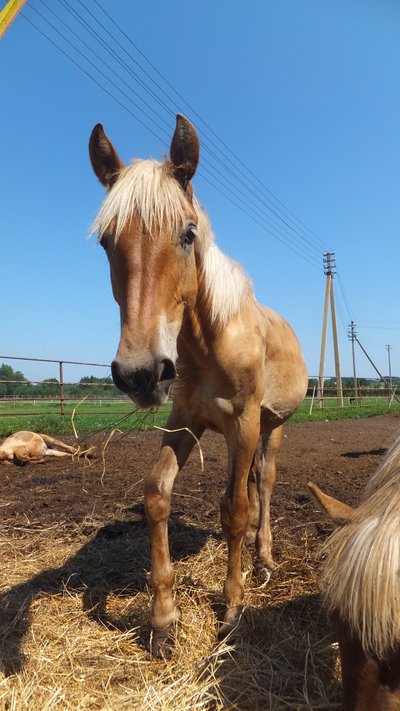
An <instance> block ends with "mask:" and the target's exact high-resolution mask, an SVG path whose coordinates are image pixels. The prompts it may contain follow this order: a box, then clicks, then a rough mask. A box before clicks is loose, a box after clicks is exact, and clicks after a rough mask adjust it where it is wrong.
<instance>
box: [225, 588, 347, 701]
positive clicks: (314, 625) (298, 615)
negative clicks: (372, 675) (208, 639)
mask: <svg viewBox="0 0 400 711" xmlns="http://www.w3.org/2000/svg"><path fill="white" fill-rule="evenodd" d="M238 632H239V634H237V633H234V637H233V642H234V644H233V645H232V647H231V649H230V651H229V653H227V654H226V655H224V657H223V658H222V659H221V663H220V665H219V668H218V672H217V678H218V681H219V686H220V691H221V692H222V694H223V697H224V700H225V703H226V707H227V708H235V709H237V711H249V709H260V711H261V709H267V708H271V707H272V708H277V707H278V704H277V703H276V701H277V700H278V699H281V701H282V705H279V708H282V707H283V704H284V703H287V704H288V706H287V707H288V708H305V706H304V700H305V699H307V700H308V701H309V702H310V708H311V706H312V705H313V702H314V701H315V704H316V706H315V708H326V709H328V708H333V707H334V708H336V707H339V705H340V695H341V686H340V682H339V679H338V677H337V675H335V673H334V670H335V666H336V660H337V650H336V649H335V647H334V645H332V642H333V641H334V635H333V631H332V630H331V628H330V625H329V623H328V621H327V619H326V614H325V612H324V610H323V608H322V602H321V598H320V595H319V594H318V593H312V594H310V595H300V596H299V597H297V598H295V599H293V600H289V601H286V602H283V603H282V604H280V605H277V606H268V605H267V606H265V607H261V608H252V607H249V608H247V609H245V611H244V613H243V617H242V621H241V624H240V626H239V628H238ZM228 641H229V640H228ZM260 660H264V663H262V662H261V661H260ZM238 669H239V670H241V673H242V674H243V679H245V680H246V683H243V689H242V693H241V694H240V695H239V696H238V691H237V687H236V686H235V685H233V684H232V680H231V676H232V675H235V676H237V670H238ZM294 687H295V688H296V689H297V692H296V693H297V698H295V697H294V696H293V693H294V692H293V688H294ZM288 698H290V701H288ZM283 699H286V701H285V702H283ZM324 702H325V703H326V706H325V705H323V706H322V705H321V704H324ZM291 704H292V705H291ZM331 704H332V705H331ZM307 708H309V706H308V705H307ZM313 708H314V706H313Z"/></svg>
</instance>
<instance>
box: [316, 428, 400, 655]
mask: <svg viewBox="0 0 400 711" xmlns="http://www.w3.org/2000/svg"><path fill="white" fill-rule="evenodd" d="M323 553H325V555H326V556H327V559H326V562H325V564H324V567H323V571H322V588H323V591H324V595H325V602H326V605H327V608H328V609H329V610H330V611H334V610H336V611H338V612H339V614H340V616H341V617H342V619H344V620H346V621H347V622H348V623H349V624H350V626H351V628H352V629H353V631H354V632H355V633H356V634H357V636H358V637H359V639H360V640H361V643H362V646H363V648H364V650H365V651H366V652H368V653H371V652H373V653H374V654H375V655H376V656H378V657H380V658H383V657H384V656H385V654H386V653H387V652H388V651H389V650H391V649H393V648H394V647H395V646H396V645H398V644H399V642H400V594H399V589H400V578H399V574H400V437H399V438H398V439H397V440H396V442H395V443H394V445H393V446H392V447H391V449H390V450H389V452H388V453H387V455H386V456H385V458H384V459H383V461H382V463H381V465H380V466H379V468H378V470H377V471H376V472H375V474H374V475H373V476H372V477H371V479H370V481H369V483H368V485H367V487H366V490H365V493H364V497H363V499H362V502H361V504H360V506H359V507H358V508H357V509H356V511H355V513H354V514H353V516H352V517H351V519H350V522H349V523H348V524H346V525H345V526H344V527H343V528H342V529H339V530H337V531H336V532H335V533H334V534H333V535H332V536H331V537H330V538H329V539H328V541H327V542H326V543H325V545H324V547H323Z"/></svg>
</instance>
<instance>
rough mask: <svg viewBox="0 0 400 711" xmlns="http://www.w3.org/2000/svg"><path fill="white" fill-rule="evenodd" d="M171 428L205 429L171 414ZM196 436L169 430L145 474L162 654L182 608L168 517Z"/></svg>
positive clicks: (155, 622) (154, 641)
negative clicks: (177, 600) (177, 479)
mask: <svg viewBox="0 0 400 711" xmlns="http://www.w3.org/2000/svg"><path fill="white" fill-rule="evenodd" d="M167 427H168V428H169V429H171V430H174V429H178V428H179V427H182V428H184V427H189V428H190V429H191V431H192V432H193V434H194V435H195V436H196V437H197V438H198V439H199V438H200V437H201V435H202V434H203V431H204V428H203V427H201V426H196V425H194V424H193V423H190V422H188V418H187V417H178V415H177V414H176V413H174V412H173V413H171V415H170V418H169V420H168V423H167ZM194 444H195V439H194V437H193V435H192V434H191V433H190V432H188V431H187V430H186V429H184V430H183V431H180V432H166V433H165V435H164V437H163V443H162V447H161V453H160V457H159V459H158V461H157V463H156V465H155V466H154V467H153V469H152V471H151V472H150V473H149V474H148V475H147V476H146V477H145V485H144V503H145V508H146V515H147V519H148V521H149V524H150V529H151V533H150V536H151V582H152V585H153V592H154V597H153V607H152V617H151V625H152V635H151V642H150V647H151V652H152V654H154V655H155V656H161V655H163V654H165V653H166V652H168V642H169V637H170V634H171V631H172V628H173V625H174V623H175V622H177V620H178V619H179V617H180V611H179V609H178V608H177V606H176V605H175V601H174V597H173V584H174V570H173V567H172V563H171V558H170V553H169V543H168V518H169V513H170V508H171V494H172V488H173V484H174V481H175V477H176V475H177V474H178V471H179V470H180V469H181V468H182V467H183V465H184V463H185V462H186V459H187V458H188V456H189V454H190V452H191V450H192V449H193V445H194Z"/></svg>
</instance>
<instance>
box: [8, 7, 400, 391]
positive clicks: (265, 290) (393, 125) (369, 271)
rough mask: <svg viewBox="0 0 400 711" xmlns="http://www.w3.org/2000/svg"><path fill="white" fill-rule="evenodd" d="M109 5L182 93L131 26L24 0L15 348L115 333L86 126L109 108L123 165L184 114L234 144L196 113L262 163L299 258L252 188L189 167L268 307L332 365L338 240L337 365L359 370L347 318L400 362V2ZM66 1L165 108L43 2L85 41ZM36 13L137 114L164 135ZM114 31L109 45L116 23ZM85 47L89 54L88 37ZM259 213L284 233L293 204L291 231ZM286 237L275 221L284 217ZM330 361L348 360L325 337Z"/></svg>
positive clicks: (13, 66)
mask: <svg viewBox="0 0 400 711" xmlns="http://www.w3.org/2000/svg"><path fill="white" fill-rule="evenodd" d="M100 2H101V6H102V7H103V8H104V10H106V12H108V13H109V15H110V16H111V17H112V18H113V19H114V20H115V22H116V23H118V25H120V27H122V28H123V30H124V32H125V33H126V35H127V36H128V37H129V38H130V39H131V40H132V41H133V42H134V43H135V44H136V45H137V47H138V48H139V49H140V50H141V52H143V53H144V55H145V56H146V57H147V58H148V59H149V60H150V61H151V62H152V63H153V65H154V66H155V67H157V68H158V69H159V71H160V72H161V73H162V74H163V76H164V77H165V78H166V79H167V80H168V81H169V82H170V85H171V86H172V87H174V88H175V89H176V90H177V91H178V92H179V93H180V95H181V97H182V99H179V98H178V97H177V96H176V94H174V93H173V91H172V88H171V86H168V85H167V84H165V83H164V82H163V80H162V79H161V78H160V76H159V75H158V74H156V73H155V71H154V69H153V68H152V67H151V66H150V65H149V64H146V63H145V60H144V58H143V56H142V55H141V54H139V53H138V52H137V51H136V49H135V48H134V47H133V45H132V44H130V43H129V41H128V39H127V37H124V36H123V35H121V34H118V30H117V29H116V28H115V26H112V25H111V23H110V20H109V19H108V18H107V17H106V16H105V15H104V13H103V12H102V11H101V9H100V8H99V5H98V4H97V3H96V1H95V0H85V2H84V3H81V2H80V0H67V2H66V3H64V4H63V3H62V2H59V1H56V0H53V2H51V5H50V4H48V6H47V7H46V5H45V4H44V3H43V2H42V1H41V0H31V1H28V4H27V5H26V6H25V8H24V10H23V16H19V17H18V18H17V19H16V20H15V22H14V23H13V25H12V26H11V27H10V28H9V30H8V32H7V33H6V35H5V37H4V39H3V40H2V42H1V45H0V51H1V63H2V102H1V105H2V109H1V112H0V128H1V137H2V149H1V155H2V170H1V171H0V182H1V184H0V191H1V218H2V219H1V226H2V240H1V280H0V294H1V301H2V305H3V309H2V311H3V323H2V329H1V333H2V337H1V341H0V344H1V345H0V353H1V354H8V355H21V356H31V357H38V358H55V359H67V360H82V361H91V362H100V363H108V362H110V361H111V360H112V358H113V356H114V354H115V351H116V349H117V345H118V337H119V315H118V310H117V307H116V305H115V303H114V301H113V298H112V294H111V289H110V285H109V276H108V267H107V263H106V258H105V255H104V254H103V251H102V250H101V248H99V247H97V246H96V243H95V240H94V239H92V240H88V239H87V236H88V231H89V226H90V224H91V221H92V219H93V218H94V216H95V214H96V211H97V209H98V208H99V206H100V203H101V200H102V197H103V189H102V187H101V186H100V184H99V183H98V182H97V180H96V178H95V176H94V175H93V173H92V169H91V166H90V163H89V159H88V150H87V143H88V138H89V134H90V131H91V129H92V127H93V126H94V124H96V123H97V122H98V121H100V122H102V123H103V124H104V126H105V129H106V131H107V133H108V135H109V136H110V137H111V139H112V141H113V142H114V145H115V146H116V148H117V150H118V152H119V154H120V156H121V157H122V158H123V160H125V161H128V160H130V159H131V158H133V157H148V156H151V157H154V158H161V157H162V156H163V155H164V154H165V153H166V152H167V150H168V147H169V140H170V137H171V136H172V133H173V130H174V118H173V115H174V113H175V112H176V111H177V110H180V111H181V112H182V113H185V114H186V115H188V116H189V117H190V118H191V119H192V120H193V122H194V123H195V124H196V125H197V126H198V127H199V128H203V129H204V130H205V133H206V134H207V135H208V138H209V139H210V138H211V139H212V140H213V141H214V142H215V143H216V145H217V146H219V147H221V148H222V150H224V151H225V154H226V153H227V148H225V147H223V146H222V144H220V143H218V139H217V138H215V136H214V134H211V133H210V130H209V129H205V128H204V124H202V123H201V121H200V119H199V118H198V117H199V116H200V117H201V118H202V119H203V120H204V121H205V122H206V124H207V125H208V126H209V127H210V128H211V129H212V130H213V131H214V132H215V134H216V135H217V136H218V137H219V138H220V139H222V140H223V142H224V144H225V145H226V146H227V147H228V148H229V149H230V150H232V151H233V152H234V153H235V155H236V156H238V157H239V158H240V160H241V161H242V162H243V163H244V164H245V166H246V168H247V169H249V170H250V171H252V174H253V176H256V177H257V179H258V180H259V181H261V183H262V184H263V185H265V186H267V188H268V189H269V190H271V191H272V192H273V193H274V195H276V196H277V197H278V198H279V200H280V201H281V202H282V203H283V204H284V205H285V206H286V207H288V208H289V209H290V210H291V212H292V213H293V214H294V215H295V216H296V218H298V219H299V220H301V222H302V223H303V224H304V225H305V226H306V227H307V228H308V230H311V231H312V234H311V233H310V232H304V231H303V229H304V228H300V227H298V229H297V230H296V232H293V231H292V232H291V236H290V241H291V242H292V243H293V244H294V245H295V249H296V250H297V251H300V252H301V254H302V255H303V257H304V256H305V257H306V259H304V258H302V257H301V256H299V255H298V254H297V253H295V252H294V251H292V250H291V249H289V248H287V247H286V246H285V245H283V244H282V242H281V241H279V240H278V239H277V237H276V236H274V235H273V234H271V233H270V232H269V231H267V230H266V229H264V228H263V227H262V226H260V225H259V224H257V222H259V221H260V220H259V219H258V218H257V222H255V221H254V219H251V217H250V216H249V215H248V214H245V212H243V211H242V210H241V209H239V208H238V203H239V198H238V197H237V195H235V193H233V192H232V191H231V190H230V187H229V186H228V187H224V192H226V193H228V192H229V194H230V197H231V201H229V200H227V199H226V198H225V197H224V196H223V195H221V193H220V192H218V190H216V189H215V188H214V187H213V186H212V185H211V184H210V183H209V182H207V181H206V180H205V178H204V177H202V176H201V175H199V176H197V177H196V179H195V181H194V182H195V189H196V192H197V195H198V197H199V199H200V201H201V202H202V203H203V204H204V205H205V207H206V209H207V211H208V213H209V215H210V217H211V220H212V223H213V227H214V231H215V233H216V237H217V241H218V244H219V245H220V247H221V248H222V250H223V251H224V252H226V253H227V254H229V255H230V256H232V257H234V258H236V259H237V260H239V261H240V262H241V263H242V264H243V266H244V267H245V269H246V271H247V272H248V274H249V275H250V276H251V278H252V280H253V283H254V287H255V291H256V294H257V296H258V298H259V299H260V301H262V302H263V303H265V304H267V305H269V306H271V307H272V308H274V309H276V310H277V311H279V312H280V313H282V314H283V315H284V316H285V317H286V318H287V319H288V321H289V322H290V323H291V324H292V326H293V327H294V329H295V330H296V332H297V334H298V336H299V338H300V341H301V343H302V346H303V349H304V352H305V356H306V360H307V364H308V368H309V371H310V374H316V373H317V371H318V363H319V352H320V340H321V325H322V311H323V298H324V289H325V277H324V275H323V271H322V251H323V250H324V249H328V250H334V251H335V252H336V260H337V266H338V271H339V278H340V283H339V281H338V279H337V278H335V289H336V300H337V305H338V311H339V313H338V326H339V339H340V351H341V362H342V373H343V374H344V375H349V374H351V370H352V366H351V349H350V344H349V342H348V340H347V335H346V331H347V324H348V322H349V321H350V318H352V319H354V320H355V321H356V322H357V324H358V335H359V338H360V341H361V342H362V343H363V345H364V346H365V348H366V349H367V350H368V352H369V353H370V355H371V357H372V358H373V359H374V360H375V361H376V364H377V366H378V367H379V368H380V369H381V370H382V371H383V372H384V373H387V371H388V367H387V352H386V349H385V345H386V344H391V345H392V351H391V355H392V369H393V372H394V373H395V374H399V371H400V343H399V339H400V317H399V314H398V304H399V298H398V285H397V278H398V277H397V276H396V274H397V269H398V265H399V227H400V199H399V197H400V86H399V76H400V42H399V31H400V4H399V3H398V2H397V1H396V0H335V2H333V1H331V2H328V1H326V2H322V1H321V0H279V2H278V0H275V1H274V2H272V1H271V0H254V1H253V2H248V0H247V1H246V2H245V1H244V0H231V1H230V2H227V0H224V1H222V0H202V2H201V3H190V4H188V3H187V2H186V0H185V2H183V1H181V0H169V2H168V3H165V2H161V0H146V2H145V3H144V2H141V3H136V2H135V3H132V2H128V1H127V0H120V2H118V3H113V2H111V0H100ZM68 6H69V7H70V8H72V11H75V13H76V12H77V13H79V15H80V16H81V18H83V19H84V20H85V21H86V22H87V23H89V24H90V26H91V27H92V28H93V29H94V28H95V29H97V31H99V33H101V29H100V28H99V26H98V25H96V23H95V21H94V19H93V18H92V17H91V16H90V14H88V12H87V11H89V12H91V13H93V14H94V15H95V16H96V17H97V18H98V19H100V20H101V21H102V22H103V23H104V25H105V26H107V27H108V28H109V30H110V31H111V30H112V32H113V33H114V34H115V36H116V37H118V41H119V42H120V43H121V45H122V46H123V47H125V49H126V50H127V52H129V54H130V55H131V58H128V55H127V54H124V52H123V50H122V49H121V48H120V47H119V46H118V45H115V44H114V45H112V46H113V47H114V49H115V51H118V52H119V54H120V56H121V57H122V58H123V61H125V62H126V63H127V64H128V66H129V67H130V68H131V70H134V71H135V72H137V74H138V75H139V76H140V77H141V80H142V81H144V82H146V83H147V84H149V85H150V86H151V87H152V90H153V91H154V92H155V94H156V96H157V97H158V99H160V98H161V99H162V100H164V103H165V104H166V106H167V107H168V111H167V110H165V108H164V107H163V106H162V105H160V104H158V103H156V102H155V101H154V99H153V97H152V96H149V95H146V94H145V92H144V90H143V88H142V87H141V86H140V85H139V84H137V83H136V81H135V79H134V78H133V76H132V74H127V73H125V72H124V69H123V68H122V67H121V65H118V64H116V63H115V60H114V59H113V58H112V57H110V56H109V55H108V54H107V52H106V50H105V48H104V47H99V45H96V43H95V41H94V40H93V39H89V38H86V40H85V41H86V43H87V47H91V48H93V49H95V51H96V52H97V53H98V54H99V56H100V59H99V58H98V59H95V60H94V62H95V64H96V67H97V68H96V69H95V68H93V67H92V66H90V65H88V64H87V63H86V62H85V60H84V59H83V58H82V57H81V56H80V55H79V54H78V53H77V52H76V51H75V50H73V49H71V47H70V46H68V45H67V43H66V41H65V40H64V39H62V38H61V37H60V36H59V35H58V34H56V32H55V31H54V30H53V29H52V28H50V27H49V26H48V25H47V24H46V21H45V20H44V19H42V18H41V17H39V15H38V14H37V12H40V13H41V14H42V15H43V16H44V18H46V19H47V20H49V21H50V22H52V23H53V24H54V25H55V26H56V27H57V29H58V30H59V31H61V32H63V33H64V34H65V35H66V36H68V38H70V39H71V41H73V42H74V43H75V44H76V45H78V40H77V39H76V38H74V37H73V36H72V35H71V34H70V33H69V31H68V30H67V29H66V27H65V23H67V24H68V25H70V26H71V27H72V28H73V30H74V31H75V32H77V33H78V34H79V35H80V36H81V37H82V38H83V37H85V32H84V29H83V27H82V25H80V24H78V23H77V20H76V19H73V17H72V16H71V14H70V13H68V11H67V7H68ZM49 8H51V10H53V12H55V13H57V14H58V15H59V17H60V18H61V20H57V19H56V18H55V17H54V15H52V14H51V12H50V9H49ZM36 11H37V12H36ZM26 18H28V19H30V20H31V22H34V23H35V24H36V25H37V26H39V27H40V28H42V30H43V31H44V32H46V33H47V34H48V36H49V37H50V38H51V39H52V40H53V41H54V42H56V43H57V44H59V45H61V46H62V47H63V49H64V51H67V52H68V53H70V54H71V55H72V56H73V57H74V59H75V61H76V62H77V63H78V64H79V65H80V66H81V67H82V68H84V69H85V71H87V72H88V73H90V74H92V75H93V76H94V77H95V78H96V80H97V81H98V82H99V83H100V84H102V85H103V86H106V87H107V88H108V90H109V91H110V92H111V93H112V94H114V95H115V96H117V97H118V98H119V100H120V102H121V103H122V104H124V106H127V107H128V108H129V110H130V111H132V113H136V114H137V115H138V116H141V118H142V121H143V123H144V124H145V125H147V126H148V127H151V128H152V129H153V130H154V132H155V133H156V134H157V136H155V135H153V134H152V133H150V132H149V131H148V130H147V128H146V126H143V125H141V124H140V123H139V122H138V121H136V120H135V118H134V117H133V116H132V115H131V114H130V113H128V112H127V111H126V110H124V108H123V107H122V106H121V105H120V104H118V103H117V102H116V101H114V100H113V99H112V98H111V97H110V96H109V95H108V94H106V93H104V91H102V89H101V88H100V87H99V86H98V85H97V84H95V83H94V82H93V81H91V80H90V79H89V78H88V76H87V75H85V74H84V73H82V72H81V71H80V70H79V69H78V67H77V66H76V65H74V64H73V63H71V62H70V61H69V60H68V59H67V58H66V57H65V56H64V55H63V54H62V53H61V52H60V51H59V50H58V49H57V48H55V47H54V46H53V45H52V44H51V43H50V42H49V41H48V40H47V39H46V38H45V37H43V36H42V35H41V34H40V33H39V32H38V31H37V30H36V29H35V28H34V27H32V25H31V24H29V22H28V21H27V19H26ZM103 35H104V32H103ZM107 41H108V42H110V45H111V43H112V40H111V38H110V34H108V36H107ZM79 46H80V47H81V49H82V51H84V52H86V54H88V49H87V47H86V48H84V47H83V45H79ZM133 59H134V60H135V61H136V62H138V63H139V64H140V65H142V66H143V67H144V68H145V69H146V71H147V72H148V73H149V74H150V75H151V76H152V77H153V79H154V80H155V81H157V83H158V84H159V86H160V87H161V89H158V88H157V87H156V86H155V84H153V83H151V82H150V79H149V78H148V77H146V75H144V74H142V73H141V70H140V68H139V67H138V65H137V64H134V63H133ZM103 61H104V62H107V63H108V64H109V65H110V66H111V67H112V68H113V69H114V71H116V72H117V73H118V75H119V76H120V77H122V78H123V79H124V81H125V82H126V83H127V84H128V87H127V86H126V85H122V84H120V80H119V79H117V78H116V77H115V75H112V78H113V81H115V82H116V83H117V84H118V85H119V86H120V87H121V88H122V90H123V91H124V92H125V93H126V94H127V95H128V96H129V97H131V98H132V99H133V100H135V101H140V99H137V98H136V97H135V96H134V95H131V94H130V91H131V89H132V90H134V91H135V92H137V93H138V94H139V95H140V96H141V97H142V98H144V97H146V98H145V100H146V101H147V103H148V104H149V108H146V109H145V110H146V111H147V112H148V113H149V115H152V116H153V113H152V112H153V110H156V111H157V112H158V114H159V116H158V117H155V119H154V120H156V121H157V123H159V124H160V126H161V129H160V128H158V127H155V126H154V125H153V124H152V123H151V122H150V120H149V119H148V118H146V117H145V116H143V115H142V114H140V112H139V110H138V109H136V108H135V107H134V105H133V104H132V103H130V101H129V99H128V98H127V97H126V96H123V95H122V94H121V93H120V92H119V91H118V90H117V89H116V88H115V87H113V86H111V85H110V84H108V83H107V82H106V80H105V79H104V77H102V76H101V74H99V73H98V71H99V70H100V71H104V72H105V73H109V70H108V69H106V68H105V67H104V65H103V64H102V62H103ZM161 90H163V91H165V92H166V93H167V94H169V95H171V96H172V98H173V100H174V102H173V103H172V102H171V101H169V100H167V99H166V97H165V94H163V93H162V91H161ZM183 99H185V102H184V101H183ZM164 131H166V133H164ZM206 139H207V136H206V138H205V140H206ZM229 156H231V154H229ZM202 158H203V163H202V169H201V171H202V174H203V175H206V173H205V170H206V169H207V168H208V167H209V168H210V170H215V167H216V166H217V168H218V167H219V166H220V164H219V163H217V162H216V160H215V159H214V158H213V156H211V155H210V153H207V151H206V149H204V150H203V152H202ZM223 162H225V163H226V160H225V159H223ZM242 170H243V171H244V170H245V169H244V168H242ZM243 174H244V175H247V176H248V177H249V174H248V173H243ZM228 177H229V175H228ZM213 180H214V182H216V179H215V178H214V179H213ZM251 180H253V181H254V180H255V178H254V177H251ZM234 182H235V183H236V179H234ZM236 184H237V183H236ZM241 188H242V186H241V185H239V189H241ZM252 189H253V190H254V187H253V188H252ZM246 194H247V193H246ZM246 200H247V203H246V204H247V208H246V211H247V212H248V213H250V214H251V215H252V216H253V218H254V217H256V216H257V213H256V210H255V206H258V207H260V202H259V199H258V198H257V197H255V196H254V195H253V196H252V195H251V194H250V193H248V194H247V198H246ZM252 201H253V202H252ZM262 209H263V210H264V211H265V213H266V214H270V217H272V218H273V219H275V220H277V221H278V224H280V228H283V230H285V229H287V224H288V222H287V219H288V217H289V216H288V214H287V213H285V214H286V217H285V224H286V227H285V226H282V223H281V221H280V217H282V216H283V214H284V208H283V207H282V206H281V205H280V204H278V210H279V211H278V217H276V212H277V206H276V203H275V208H273V209H274V210H275V216H274V215H273V214H272V215H271V213H270V212H268V209H267V208H266V207H265V208H262ZM290 220H294V218H293V217H291V218H290ZM289 224H290V225H293V222H292V221H290V222H289ZM296 224H297V225H298V223H296ZM268 229H269V228H268ZM272 231H273V232H275V234H276V230H275V228H274V229H273V230H272ZM299 233H300V234H299ZM300 235H302V237H300ZM278 237H279V238H281V237H282V235H281V234H278ZM304 237H306V238H307V241H305V240H304V239H303V238H304ZM310 259H311V263H310ZM314 260H316V261H314ZM319 265H321V266H319ZM339 287H341V288H339ZM11 364H12V363H11ZM14 367H19V368H20V369H21V370H23V372H25V373H26V374H27V375H28V376H29V377H32V378H38V379H40V378H43V377H46V376H49V375H57V372H53V370H52V369H50V370H51V372H49V366H46V367H45V368H43V367H41V366H40V367H39V366H37V365H35V364H26V363H21V364H14ZM89 370H90V369H89ZM91 370H93V369H91ZM357 370H358V374H359V375H363V376H373V375H374V372H373V370H372V368H371V366H370V365H369V364H368V362H367V361H366V359H365V357H364V356H362V354H361V353H358V354H357ZM325 372H326V374H328V375H330V374H333V372H334V367H333V355H332V346H331V341H330V339H328V349H327V359H326V368H325ZM84 374H87V371H86V370H85V369H76V370H74V371H72V370H71V373H70V374H69V373H67V376H68V377H70V378H71V379H76V378H77V377H80V376H81V375H84Z"/></svg>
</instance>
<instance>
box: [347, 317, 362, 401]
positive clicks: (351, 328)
mask: <svg viewBox="0 0 400 711" xmlns="http://www.w3.org/2000/svg"><path fill="white" fill-rule="evenodd" d="M356 338H357V333H356V324H355V322H354V321H350V325H349V339H350V341H351V354H352V357H353V379H354V397H355V399H356V404H357V405H359V404H360V403H359V399H358V383H357V373H356V353H355V346H354V344H355V341H356Z"/></svg>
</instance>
